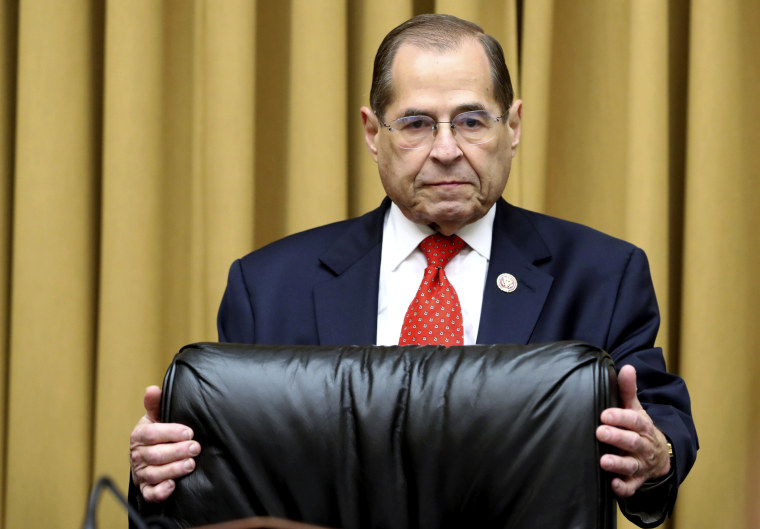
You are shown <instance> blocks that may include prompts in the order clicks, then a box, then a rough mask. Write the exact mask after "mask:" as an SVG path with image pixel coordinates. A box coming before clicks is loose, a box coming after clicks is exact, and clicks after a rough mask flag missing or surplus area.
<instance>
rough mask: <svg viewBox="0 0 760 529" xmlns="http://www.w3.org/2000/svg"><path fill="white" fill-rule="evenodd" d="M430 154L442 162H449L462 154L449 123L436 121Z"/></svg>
mask: <svg viewBox="0 0 760 529" xmlns="http://www.w3.org/2000/svg"><path fill="white" fill-rule="evenodd" d="M430 156H432V157H433V158H435V159H436V160H439V161H440V162H443V163H451V162H453V161H455V160H457V159H459V158H460V157H461V156H462V149H460V148H459V142H458V141H457V139H456V137H455V136H454V132H453V131H452V130H451V124H450V123H446V122H439V123H438V127H437V130H436V132H435V135H434V136H433V146H432V148H431V150H430Z"/></svg>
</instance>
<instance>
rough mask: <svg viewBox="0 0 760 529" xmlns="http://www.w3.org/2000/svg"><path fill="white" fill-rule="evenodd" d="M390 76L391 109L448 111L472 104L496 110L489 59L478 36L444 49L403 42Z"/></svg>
mask: <svg viewBox="0 0 760 529" xmlns="http://www.w3.org/2000/svg"><path fill="white" fill-rule="evenodd" d="M391 79H392V83H393V84H392V86H393V100H392V101H391V103H390V105H389V107H388V110H390V111H396V112H398V111H401V112H404V111H405V110H406V109H408V108H417V109H420V110H426V111H429V112H447V111H449V110H451V109H454V108H456V107H458V106H464V105H473V104H481V105H483V106H484V107H485V108H487V109H490V110H496V109H495V108H492V107H494V106H495V105H496V101H495V98H494V93H493V81H492V79H491V69H490V65H489V63H488V58H487V56H486V53H485V50H483V46H482V45H481V44H480V42H479V41H477V40H475V39H466V40H464V41H463V42H462V44H461V45H460V46H459V47H457V48H455V49H451V50H444V51H441V50H436V49H432V48H422V47H419V46H415V45H414V44H409V43H404V44H402V45H401V46H400V47H399V49H398V51H397V52H396V56H395V57H394V59H393V65H392V67H391Z"/></svg>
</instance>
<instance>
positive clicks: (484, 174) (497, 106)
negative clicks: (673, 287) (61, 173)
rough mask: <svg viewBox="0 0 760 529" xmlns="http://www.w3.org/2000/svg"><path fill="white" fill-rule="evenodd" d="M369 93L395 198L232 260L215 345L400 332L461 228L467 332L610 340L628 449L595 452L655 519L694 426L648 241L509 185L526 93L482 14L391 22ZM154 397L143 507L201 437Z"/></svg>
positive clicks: (144, 437) (144, 438)
mask: <svg viewBox="0 0 760 529" xmlns="http://www.w3.org/2000/svg"><path fill="white" fill-rule="evenodd" d="M370 103H371V108H368V107H363V108H362V109H361V117H362V122H363V124H364V132H365V139H366V142H367V146H368V148H369V151H370V153H371V155H372V157H373V159H374V160H375V161H376V162H377V164H378V168H379V173H380V179H381V181H382V184H383V186H384V188H385V191H386V193H387V195H388V197H389V199H386V200H385V201H384V202H383V204H382V205H381V207H380V208H379V209H377V210H375V211H373V212H370V213H368V214H367V215H364V216H363V217H360V218H358V219H352V220H349V221H344V222H339V223H336V224H332V225H329V226H324V227H322V228H317V229H315V230H310V231H307V232H304V233H300V234H296V235H294V236H291V237H288V238H286V239H283V240H281V241H278V242H276V243H274V244H272V245H269V246H267V247H265V248H262V249H260V250H258V251H256V252H253V253H252V254H250V255H248V256H246V257H245V258H243V259H242V260H238V261H236V262H235V263H234V264H233V265H232V268H231V270H230V277H229V283H228V286H227V290H226V292H225V294H224V298H223V300H222V304H221V308H220V311H219V321H218V324H219V338H220V340H221V341H232V342H249V343H283V344H285V343H287V344H341V343H342V344H367V343H377V344H398V343H400V342H399V339H400V334H401V329H402V327H404V326H405V324H406V319H407V316H408V315H407V308H408V307H409V305H410V301H412V299H413V298H414V296H415V292H416V291H417V288H418V285H419V283H420V278H421V277H422V276H423V273H424V272H425V269H426V266H427V259H426V257H425V255H424V253H423V252H422V251H421V250H420V249H419V248H418V245H420V243H421V242H422V241H423V240H426V237H427V236H429V235H430V234H433V233H436V232H437V233H438V234H440V235H442V236H451V235H453V234H456V236H457V237H456V238H454V239H455V240H463V241H464V244H463V245H462V244H461V243H460V245H461V246H462V249H461V250H459V251H458V253H456V255H454V257H453V258H451V260H450V261H449V262H448V264H446V265H445V273H442V274H441V277H445V281H449V280H450V283H451V285H453V289H454V290H455V291H456V293H457V294H458V298H456V300H455V301H456V302H458V303H459V304H460V306H461V322H462V323H463V325H462V328H461V330H460V331H459V332H460V335H459V336H458V337H456V339H461V340H463V342H464V343H465V344H472V343H532V342H547V341H557V340H570V339H575V340H585V341H588V342H590V343H592V344H594V345H597V346H599V347H602V348H603V349H605V350H607V351H609V352H610V354H611V355H612V357H613V358H614V360H615V362H616V366H617V367H618V369H619V386H620V397H621V399H620V400H621V408H616V409H608V410H605V411H604V412H603V413H602V416H601V421H602V423H603V424H602V425H601V426H600V427H599V428H598V430H597V437H598V438H599V440H600V441H602V442H605V443H608V444H610V445H612V446H613V447H615V448H616V449H617V450H618V455H614V454H607V455H604V456H602V458H601V460H600V465H601V466H602V468H604V469H605V470H608V471H610V472H612V473H614V474H616V475H617V477H616V478H615V479H613V480H612V488H613V490H614V492H615V493H616V494H617V495H618V496H619V497H620V498H621V506H622V508H623V510H624V512H626V515H627V516H629V518H631V519H632V520H633V521H635V522H636V523H639V524H640V525H642V526H652V525H651V524H655V525H656V524H659V523H660V522H661V521H662V520H663V519H664V518H665V516H666V515H667V514H669V513H670V511H671V510H672V506H673V502H674V501H675V496H676V491H677V487H678V484H679V483H680V482H681V481H682V480H683V479H684V477H685V476H686V474H687V472H688V471H689V469H690V468H691V466H692V464H693V462H694V459H695V457H696V450H697V438H696V432H695V429H694V424H693V421H692V419H691V414H690V405H689V397H688V393H687V391H686V388H685V385H684V384H683V381H682V380H681V379H680V378H678V377H676V376H675V375H671V374H669V373H667V372H666V370H665V363H664V359H663V356H662V352H661V351H660V350H659V349H657V348H654V347H653V343H654V339H655V336H656V333H657V328H658V326H659V314H658V310H657V304H656V301H655V298H654V292H653V288H652V282H651V278H650V276H649V270H648V265H647V262H646V257H645V256H644V254H643V252H642V251H641V250H639V249H637V248H635V247H633V246H631V245H629V244H627V243H624V242H622V241H619V240H616V239H613V238H611V237H608V236H606V235H603V234H600V233H598V232H595V231H593V230H591V229H589V228H585V227H582V226H579V225H576V224H572V223H569V222H565V221H560V220H557V219H552V218H550V217H547V216H544V215H540V214H537V213H533V212H528V211H525V210H521V209H519V208H515V207H513V206H511V205H509V204H507V203H506V202H505V201H504V200H503V199H501V198H500V197H501V194H502V192H503V191H504V188H505V186H506V183H507V179H508V177H509V171H510V166H511V161H512V158H513V157H514V156H515V154H516V151H517V146H518V144H519V142H520V123H521V117H522V102H521V101H520V100H516V101H513V93H512V87H511V82H510V80H509V73H508V70H507V68H506V65H505V64H504V58H503V53H502V50H501V47H500V46H499V44H498V43H497V42H496V41H495V40H494V39H493V38H492V37H490V36H487V35H485V34H483V32H482V30H481V28H480V27H478V26H476V25H475V24H472V23H469V22H466V21H463V20H460V19H457V18H454V17H450V16H445V15H421V16H418V17H415V18H413V19H411V20H409V21H407V22H405V23H404V24H402V25H400V26H399V27H397V28H396V29H394V30H393V31H391V32H390V33H389V34H388V36H386V38H385V40H384V41H383V43H382V44H381V46H380V48H379V50H378V53H377V56H376V58H375V70H374V74H373V81H372V91H371V94H370ZM454 239H446V240H454ZM497 280H498V281H499V282H500V285H501V288H499V287H497ZM505 282H506V283H505ZM285 300H287V301H285ZM404 332H405V333H406V330H405V331H404ZM637 385H638V391H637ZM159 396H160V390H159V389H158V388H157V387H152V388H149V389H148V390H147V391H146V396H145V407H146V410H147V413H146V416H145V417H143V418H142V419H141V420H140V422H139V423H138V425H137V426H136V427H135V429H134V431H133V434H132V437H131V461H132V478H133V481H134V483H135V484H136V485H137V486H138V487H139V490H140V492H141V494H142V497H143V498H144V499H145V500H146V501H148V502H156V501H162V500H164V499H166V498H167V497H168V496H169V495H170V494H171V492H172V491H173V488H174V479H175V478H178V477H180V476H182V475H185V474H187V473H189V472H191V471H192V470H193V468H194V461H193V459H192V458H193V456H195V455H197V454H198V453H199V452H200V449H201V447H200V446H199V444H198V443H197V442H195V441H193V440H192V432H191V431H190V430H189V428H187V427H185V426H183V425H177V424H160V423H158V416H159V413H158V412H159V410H158V407H159Z"/></svg>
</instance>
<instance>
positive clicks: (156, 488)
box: [140, 480, 175, 503]
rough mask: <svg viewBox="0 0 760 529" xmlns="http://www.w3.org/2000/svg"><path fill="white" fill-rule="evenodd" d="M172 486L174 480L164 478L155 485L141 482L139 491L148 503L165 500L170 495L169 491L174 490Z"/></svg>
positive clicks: (173, 485)
mask: <svg viewBox="0 0 760 529" xmlns="http://www.w3.org/2000/svg"><path fill="white" fill-rule="evenodd" d="M174 488H175V484H174V481H173V480H166V481H162V482H161V483H159V484H157V485H148V484H142V485H140V493H141V494H142V496H143V498H145V501H147V502H148V503H157V502H161V501H166V499H167V498H168V497H169V496H171V493H172V492H174Z"/></svg>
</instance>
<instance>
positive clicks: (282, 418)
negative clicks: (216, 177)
mask: <svg viewBox="0 0 760 529" xmlns="http://www.w3.org/2000/svg"><path fill="white" fill-rule="evenodd" d="M616 395H617V391H616V387H615V371H614V368H613V364H612V360H611V359H610V357H609V356H608V355H607V354H606V353H604V352H603V351H601V350H599V349H597V348H595V347H592V346H589V345H586V344H583V343H578V342H565V343H557V344H543V345H530V346H515V345H495V346H468V347H449V348H441V347H435V346H427V347H374V346H364V347H358V346H357V347H339V346H335V347H325V346H318V347H317V346H265V345H236V344H212V343H205V344H196V345H191V346H187V347H185V348H184V349H182V351H180V352H179V353H178V354H177V356H176V357H175V359H174V362H173V363H172V365H171V367H170V368H169V370H168V372H167V374H166V378H165V380H164V392H163V402H162V420H163V421H171V422H180V423H184V424H187V425H189V426H191V427H192V428H193V430H194V431H195V438H196V439H197V440H198V441H199V442H200V443H201V445H202V447H203V451H202V453H201V454H200V455H199V456H198V457H197V468H196V470H195V471H194V472H193V473H192V474H190V475H188V476H186V477H184V478H182V479H180V480H178V482H177V489H176V491H175V492H174V494H173V495H172V496H171V498H170V499H169V500H168V501H167V502H165V503H164V505H163V516H164V518H165V519H166V520H170V521H172V522H173V523H175V524H176V525H177V526H180V527H192V526H197V525H201V524H208V523H214V522H219V521H223V520H232V519H238V518H246V517H251V516H275V517H280V518H286V519H291V520H298V521H303V522H307V523H311V524H317V525H323V526H329V527H342V528H344V529H359V528H362V529H381V528H389V529H390V528H392V529H406V528H421V529H433V528H435V529H441V528H454V527H457V528H463V527H464V528H469V527H478V528H510V529H541V528H547V529H576V528H577V529H608V528H613V527H615V511H616V507H615V501H614V499H613V496H612V493H611V491H610V488H609V477H608V476H607V475H606V474H605V473H604V472H602V471H601V470H600V468H599V463H598V461H599V457H600V455H601V453H602V451H603V445H601V444H600V443H598V442H597V441H596V439H595V436H594V431H595V428H596V426H597V425H598V422H599V414H600V412H601V410H602V409H604V408H606V407H608V406H611V405H614V404H615V398H616Z"/></svg>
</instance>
